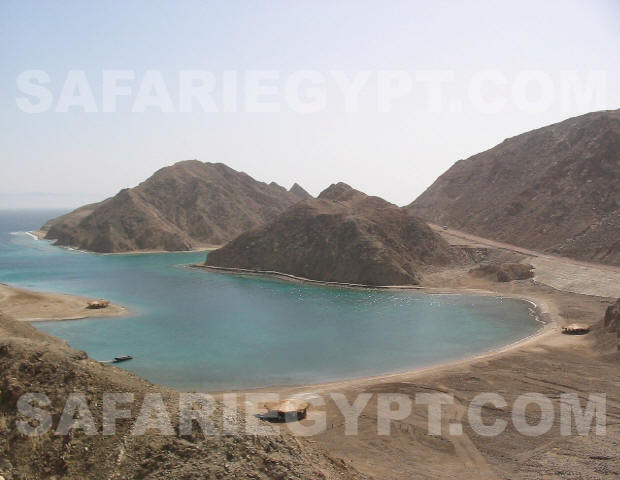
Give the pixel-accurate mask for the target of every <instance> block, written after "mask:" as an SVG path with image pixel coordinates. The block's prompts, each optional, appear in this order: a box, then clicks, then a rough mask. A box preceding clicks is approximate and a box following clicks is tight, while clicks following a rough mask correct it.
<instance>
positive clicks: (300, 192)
mask: <svg viewBox="0 0 620 480" xmlns="http://www.w3.org/2000/svg"><path fill="white" fill-rule="evenodd" d="M289 192H290V193H292V194H293V195H295V196H296V197H297V198H299V199H300V200H305V199H306V198H312V195H310V194H309V193H308V192H306V190H304V188H303V187H302V186H301V185H299V183H294V184H293V186H292V187H291V188H290V189H289Z"/></svg>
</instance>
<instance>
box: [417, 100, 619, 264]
mask: <svg viewBox="0 0 620 480" xmlns="http://www.w3.org/2000/svg"><path fill="white" fill-rule="evenodd" d="M619 184H620V110H615V111H603V112H595V113H589V114H587V115H583V116H580V117H575V118H571V119H568V120H566V121H564V122H561V123H557V124H554V125H550V126H547V127H544V128H540V129H538V130H533V131H531V132H527V133H524V134H522V135H518V136H516V137H513V138H509V139H507V140H505V141H504V142H502V143H501V144H499V145H497V146H496V147H494V148H492V149H490V150H487V151H486V152H483V153H479V154H477V155H474V156H473V157H470V158H468V159H467V160H460V161H458V162H456V163H455V164H454V165H453V166H452V167H451V168H450V169H449V170H448V171H447V172H445V173H444V174H443V175H442V176H441V177H439V178H438V179H437V180H436V181H435V183H433V185H431V187H429V188H428V189H427V190H426V191H425V192H424V193H423V194H422V195H420V197H418V198H417V199H416V200H415V201H414V202H413V203H412V204H411V205H409V206H408V209H409V210H410V211H411V212H412V213H414V214H415V215H418V216H420V217H421V218H423V219H425V220H427V221H429V222H432V223H436V224H439V225H448V226H450V227H452V228H455V229H458V230H463V231H466V232H469V233H474V234H476V235H480V236H483V237H487V238H492V239H495V240H501V241H506V242H508V243H512V244H514V245H519V246H523V247H527V248H532V249H535V250H540V251H546V252H551V253H557V254H560V255H563V256H569V257H573V258H577V259H582V260H592V261H596V262H602V263H609V264H613V265H620V190H619V188H618V185H619Z"/></svg>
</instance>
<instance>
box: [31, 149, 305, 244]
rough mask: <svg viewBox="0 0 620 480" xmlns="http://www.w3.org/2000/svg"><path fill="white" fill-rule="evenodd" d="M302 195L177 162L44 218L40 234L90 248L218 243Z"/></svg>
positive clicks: (212, 167) (215, 166)
mask: <svg viewBox="0 0 620 480" xmlns="http://www.w3.org/2000/svg"><path fill="white" fill-rule="evenodd" d="M297 201H299V197H298V196H297V195H295V194H293V193H289V192H288V191H286V189H285V188H283V187H281V186H279V185H277V184H275V183H272V184H270V185H267V184H266V183H263V182H258V181H256V180H254V179H253V178H252V177H250V176H249V175H247V174H245V173H243V172H237V171H235V170H233V169H232V168H229V167H227V166H226V165H224V164H222V163H202V162H199V161H197V160H187V161H183V162H178V163H176V164H174V165H172V166H169V167H165V168H162V169H161V170H158V171H157V172H155V173H154V174H153V175H152V176H151V177H150V178H149V179H148V180H146V181H145V182H143V183H141V184H140V185H138V186H137V187H134V188H127V189H124V190H121V191H120V192H119V193H118V194H117V195H115V196H114V197H112V198H109V199H107V200H104V201H103V202H100V203H96V204H91V205H86V206H84V207H81V208H78V209H77V210H75V211H73V212H71V213H68V214H67V215H63V216H61V217H59V218H56V219H53V220H51V221H49V222H47V223H46V224H45V225H44V226H43V227H42V230H43V231H45V232H46V236H45V238H47V239H51V240H55V241H56V244H57V245H64V246H71V247H76V248H80V249H84V250H91V251H94V252H127V251H134V250H168V251H175V250H190V249H193V248H197V247H204V246H209V245H220V244H223V243H225V242H227V241H228V240H231V239H232V238H234V237H236V236H237V235H239V234H240V233H241V232H244V231H246V230H248V229H252V228H255V227H257V226H259V225H262V224H264V223H265V222H268V221H270V220H273V219H274V218H275V217H276V216H277V215H278V214H279V213H281V212H283V211H284V210H285V209H286V208H287V207H289V206H290V205H292V204H293V203H295V202H297Z"/></svg>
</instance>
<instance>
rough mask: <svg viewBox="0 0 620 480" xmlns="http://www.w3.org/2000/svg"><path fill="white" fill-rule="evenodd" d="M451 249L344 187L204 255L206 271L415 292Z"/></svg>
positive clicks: (403, 214)
mask: <svg viewBox="0 0 620 480" xmlns="http://www.w3.org/2000/svg"><path fill="white" fill-rule="evenodd" d="M452 256H453V249H452V248H451V247H450V246H449V245H448V244H447V243H446V242H445V241H444V240H443V239H441V238H440V237H439V235H437V234H436V233H434V232H433V231H432V230H431V229H430V228H429V227H428V225H426V224H425V223H424V222H422V221H421V220H419V219H418V218H416V217H414V216H413V215H411V214H409V213H408V212H407V211H406V210H404V209H402V208H399V207H397V206H396V205H393V204H391V203H389V202H386V201H385V200H383V199H381V198H378V197H371V196H367V195H365V194H364V193H362V192H359V191H357V190H355V189H353V188H351V187H350V186H348V185H346V184H344V183H338V184H335V185H331V186H330V187H329V188H327V189H326V190H324V191H323V192H322V193H321V194H320V195H319V197H318V198H316V199H307V200H304V201H302V202H299V203H296V204H295V205H293V206H292V207H290V208H289V209H288V210H286V211H285V212H284V213H282V214H281V215H279V216H278V217H277V218H276V219H275V220H273V221H272V222H270V223H268V224H266V225H264V226H262V227H259V228H257V229H254V230H251V231H249V232H246V233H243V234H241V235H240V236H238V237H237V238H235V239H234V240H233V241H231V242H229V243H228V244H226V245H225V246H224V247H222V248H220V249H218V250H215V251H213V252H211V253H209V254H208V256H207V260H206V265H209V266H217V267H228V268H244V269H252V270H263V271H265V270H270V271H277V272H282V273H288V274H292V275H296V276H299V277H304V278H309V279H313V280H322V281H335V282H343V283H356V284H365V285H402V284H418V283H419V282H420V279H421V275H422V272H423V270H424V269H425V268H427V267H429V266H431V265H446V264H448V263H450V262H451V261H452V258H453V257H452Z"/></svg>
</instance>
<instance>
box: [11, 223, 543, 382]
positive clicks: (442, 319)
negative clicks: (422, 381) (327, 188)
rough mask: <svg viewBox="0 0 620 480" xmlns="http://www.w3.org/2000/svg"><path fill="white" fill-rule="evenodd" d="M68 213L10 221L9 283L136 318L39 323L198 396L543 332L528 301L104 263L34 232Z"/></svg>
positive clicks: (378, 367)
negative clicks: (85, 299) (102, 301)
mask: <svg viewBox="0 0 620 480" xmlns="http://www.w3.org/2000/svg"><path fill="white" fill-rule="evenodd" d="M60 213H64V212H59V211H0V282H2V283H7V284H10V285H15V286H20V287H27V288H31V289H35V290H43V291H51V292H66V293H73V294H79V295H84V296H92V297H97V298H99V297H103V298H107V299H109V300H111V301H113V302H115V303H118V304H121V305H124V306H127V307H128V308H129V309H130V310H131V312H132V313H131V315H130V316H129V317H123V318H98V319H87V320H76V321H66V322H48V323H36V324H34V325H35V326H36V327H37V328H39V329H41V330H44V331H46V332H49V333H51V334H53V335H56V336H58V337H61V338H63V339H65V340H67V342H68V343H69V344H70V345H71V346H73V347H75V348H78V349H81V350H85V351H87V352H88V353H89V355H90V356H92V357H93V358H95V359H97V360H109V359H111V358H112V357H114V356H118V355H124V354H131V355H133V357H134V360H131V361H129V362H125V363H122V364H120V365H119V366H120V367H121V368H125V369H127V370H131V371H132V372H135V373H136V374H138V375H140V376H142V377H144V378H146V379H148V380H150V381H152V382H155V383H159V384H164V385H167V386H171V387H175V388H180V389H186V390H202V391H215V390H228V389H238V388H249V387H259V386H268V385H283V384H299V383H313V382H322V381H331V380H339V379H344V378H353V377H361V376H367V375H377V374H382V373H388V372H398V371H403V370H407V369H411V368H416V367H422V366H429V365H434V364H439V363H443V362H446V361H450V360H457V359H460V358H464V357H468V356H472V355H475V354H478V353H482V352H484V351H487V350H490V349H494V348H497V347H502V346H505V345H508V344H510V343H513V342H515V341H517V340H519V339H521V338H524V337H527V336H529V335H531V334H533V333H535V332H536V331H537V330H538V329H539V328H540V327H541V324H540V323H539V322H538V320H537V319H536V317H535V315H534V314H533V312H532V310H531V305H530V304H529V303H527V302H524V301H520V300H515V299H508V298H494V297H484V296H472V295H439V294H437V295H435V294H432V295H431V294H427V293H421V292H414V291H407V292H393V291H380V290H353V289H346V288H332V287H322V286H316V285H304V284H297V283H289V282H286V281H280V280H275V279H270V278H260V277H242V276H235V275H229V274H224V273H211V272H207V271H199V270H195V269H190V268H187V267H186V266H185V265H187V264H192V263H199V262H203V261H204V259H205V255H206V254H205V253H169V254H161V253H160V254H133V255H131V254H129V255H97V254H90V253H82V252H77V251H71V250H66V249H62V248H58V247H54V246H52V245H50V244H49V242H46V241H39V240H36V239H34V238H33V237H32V236H30V235H28V234H27V233H25V232H27V231H29V230H34V229H37V228H39V227H40V226H41V225H42V224H43V223H44V222H45V221H46V220H48V219H49V218H52V217H54V216H57V215H59V214H60Z"/></svg>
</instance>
